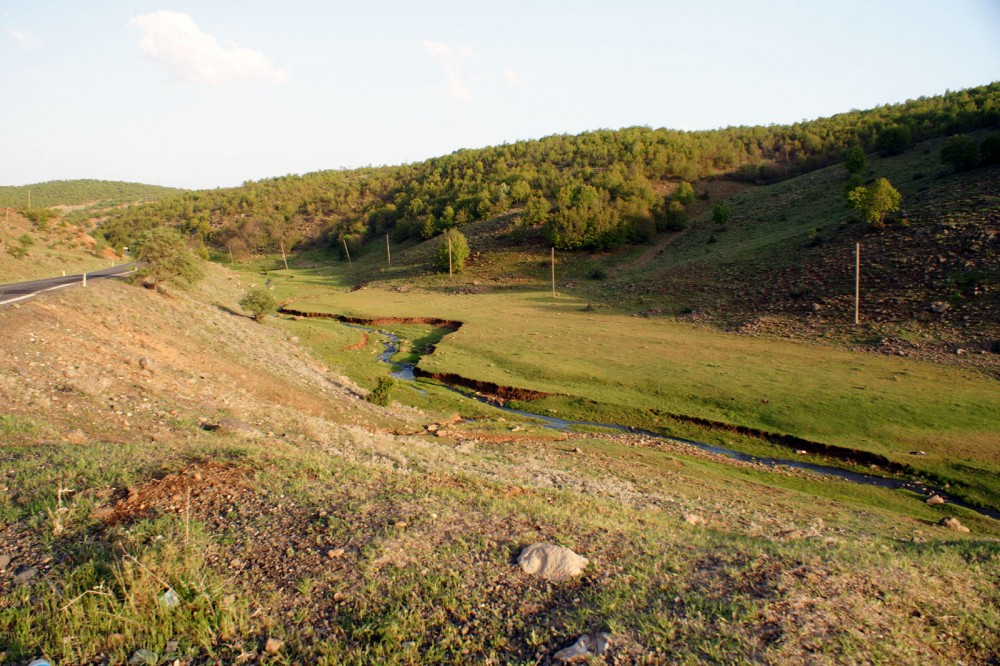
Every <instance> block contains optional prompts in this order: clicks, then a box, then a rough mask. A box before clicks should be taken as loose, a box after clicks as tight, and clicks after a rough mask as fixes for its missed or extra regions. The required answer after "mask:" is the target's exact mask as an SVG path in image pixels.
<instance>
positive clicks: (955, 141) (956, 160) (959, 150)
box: [941, 134, 979, 172]
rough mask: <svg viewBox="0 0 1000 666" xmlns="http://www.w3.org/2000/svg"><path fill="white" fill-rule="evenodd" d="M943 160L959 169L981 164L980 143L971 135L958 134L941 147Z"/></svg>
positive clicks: (956, 169)
mask: <svg viewBox="0 0 1000 666" xmlns="http://www.w3.org/2000/svg"><path fill="white" fill-rule="evenodd" d="M941 161H942V162H944V163H945V164H950V165H951V166H952V168H954V169H955V171H956V172H958V171H968V170H969V169H975V168H976V167H977V166H979V144H978V143H977V142H976V140H975V139H973V138H972V137H971V136H966V135H964V134H956V135H955V136H953V137H951V138H950V139H948V143H946V144H944V147H943V148H941Z"/></svg>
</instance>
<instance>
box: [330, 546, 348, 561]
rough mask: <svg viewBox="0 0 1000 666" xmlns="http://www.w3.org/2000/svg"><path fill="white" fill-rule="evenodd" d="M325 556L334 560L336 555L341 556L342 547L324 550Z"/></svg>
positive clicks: (342, 554) (342, 553) (342, 552)
mask: <svg viewBox="0 0 1000 666" xmlns="http://www.w3.org/2000/svg"><path fill="white" fill-rule="evenodd" d="M326 556H327V557H329V558H330V559H331V560H335V559H337V558H338V557H343V556H344V549H343V548H334V549H333V550H328V551H326Z"/></svg>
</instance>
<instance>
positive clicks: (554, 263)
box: [552, 247, 556, 298]
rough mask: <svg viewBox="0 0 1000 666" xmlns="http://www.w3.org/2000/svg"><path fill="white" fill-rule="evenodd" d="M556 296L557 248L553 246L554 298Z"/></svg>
mask: <svg viewBox="0 0 1000 666" xmlns="http://www.w3.org/2000/svg"><path fill="white" fill-rule="evenodd" d="M555 297H556V249H555V248H554V247H553V248H552V298H555Z"/></svg>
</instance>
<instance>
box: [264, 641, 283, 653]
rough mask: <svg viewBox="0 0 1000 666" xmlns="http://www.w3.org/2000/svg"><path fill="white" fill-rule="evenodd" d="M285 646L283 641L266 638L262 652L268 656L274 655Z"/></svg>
mask: <svg viewBox="0 0 1000 666" xmlns="http://www.w3.org/2000/svg"><path fill="white" fill-rule="evenodd" d="M284 645H285V641H279V640H278V639H277V638H268V639H267V643H265V644H264V651H265V652H267V653H269V654H275V653H277V652H278V650H280V649H281V648H282V647H283V646H284Z"/></svg>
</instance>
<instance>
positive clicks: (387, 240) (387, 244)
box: [385, 234, 392, 266]
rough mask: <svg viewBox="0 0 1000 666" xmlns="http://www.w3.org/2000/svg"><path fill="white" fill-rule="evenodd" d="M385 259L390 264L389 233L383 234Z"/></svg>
mask: <svg viewBox="0 0 1000 666" xmlns="http://www.w3.org/2000/svg"><path fill="white" fill-rule="evenodd" d="M385 260H386V261H387V262H389V265H390V266H392V254H391V253H390V252H389V234H386V235H385Z"/></svg>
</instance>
